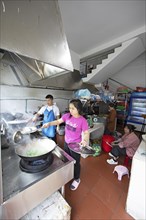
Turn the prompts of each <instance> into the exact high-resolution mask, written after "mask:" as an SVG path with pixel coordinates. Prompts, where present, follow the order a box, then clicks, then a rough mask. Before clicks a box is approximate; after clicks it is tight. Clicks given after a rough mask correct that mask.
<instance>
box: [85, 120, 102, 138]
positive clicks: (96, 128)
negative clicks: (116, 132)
mask: <svg viewBox="0 0 146 220" xmlns="http://www.w3.org/2000/svg"><path fill="white" fill-rule="evenodd" d="M104 128H105V126H104V123H102V122H97V123H94V124H93V128H89V133H90V139H97V138H100V137H101V136H102V135H103V133H104Z"/></svg>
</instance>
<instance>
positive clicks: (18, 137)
mask: <svg viewBox="0 0 146 220" xmlns="http://www.w3.org/2000/svg"><path fill="white" fill-rule="evenodd" d="M12 139H13V141H14V142H15V143H20V142H21V141H22V140H23V134H22V133H21V132H20V131H16V132H15V133H14V134H13V137H12Z"/></svg>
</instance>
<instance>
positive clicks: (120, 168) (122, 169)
mask: <svg viewBox="0 0 146 220" xmlns="http://www.w3.org/2000/svg"><path fill="white" fill-rule="evenodd" d="M115 171H116V172H117V174H118V180H120V181H121V180H122V176H123V175H126V174H127V175H128V178H129V170H128V169H127V167H125V166H122V165H117V166H115V168H114V171H113V173H114V172H115Z"/></svg>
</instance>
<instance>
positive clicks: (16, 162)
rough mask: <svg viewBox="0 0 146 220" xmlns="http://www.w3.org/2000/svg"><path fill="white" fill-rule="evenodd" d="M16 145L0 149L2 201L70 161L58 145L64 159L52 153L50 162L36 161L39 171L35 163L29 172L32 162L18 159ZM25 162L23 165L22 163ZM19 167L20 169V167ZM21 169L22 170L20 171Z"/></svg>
mask: <svg viewBox="0 0 146 220" xmlns="http://www.w3.org/2000/svg"><path fill="white" fill-rule="evenodd" d="M15 147H16V146H10V147H9V148H8V149H2V152H1V153H2V171H3V172H2V175H3V201H6V200H7V199H9V198H10V197H13V196H14V195H16V194H17V193H19V192H21V191H23V190H24V189H26V188H27V187H30V186H31V185H33V184H34V183H36V182H38V181H39V180H41V179H43V178H45V177H46V176H48V175H50V174H52V173H53V172H55V171H57V170H59V169H60V168H62V167H64V166H66V165H67V164H68V163H70V161H69V160H70V159H67V154H66V153H65V152H64V151H63V150H62V149H60V148H59V147H58V149H60V150H61V151H62V152H64V153H65V155H66V156H63V158H65V160H63V159H60V158H59V157H58V156H56V155H54V154H53V156H52V157H53V158H51V160H53V161H52V163H50V162H45V163H44V164H45V165H44V164H43V161H38V162H36V164H37V163H38V164H39V163H40V162H42V164H39V165H38V164H37V165H38V166H39V169H40V171H38V170H37V169H38V167H37V165H35V166H34V167H35V168H33V169H34V172H30V170H29V169H30V168H32V164H27V165H26V163H25V162H24V161H22V160H20V157H19V156H18V155H17V154H16V153H15ZM24 163H25V165H24ZM20 168H21V169H20ZM22 170H23V171H22Z"/></svg>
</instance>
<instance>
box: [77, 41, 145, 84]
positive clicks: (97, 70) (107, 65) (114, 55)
mask: <svg viewBox="0 0 146 220" xmlns="http://www.w3.org/2000/svg"><path fill="white" fill-rule="evenodd" d="M144 51H145V48H144V47H143V44H142V41H141V39H140V38H138V37H137V38H133V39H131V40H129V41H125V42H123V43H122V44H121V46H119V47H117V48H115V49H114V50H113V51H112V52H111V53H109V54H108V55H107V57H105V58H104V59H102V60H101V62H100V63H97V65H96V66H95V64H93V65H90V66H91V69H87V66H86V73H87V75H86V74H82V80H83V82H85V83H90V84H98V83H102V82H104V81H105V80H107V79H108V78H109V77H111V76H112V75H113V74H115V73H117V72H119V71H120V70H121V69H122V68H123V67H125V66H126V65H127V64H128V63H130V62H131V61H132V60H134V59H135V58H136V57H138V56H139V55H140V54H142V53H143V52H144ZM82 64H83V63H82ZM84 68H85V67H84ZM81 71H83V66H82V70H81Z"/></svg>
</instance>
